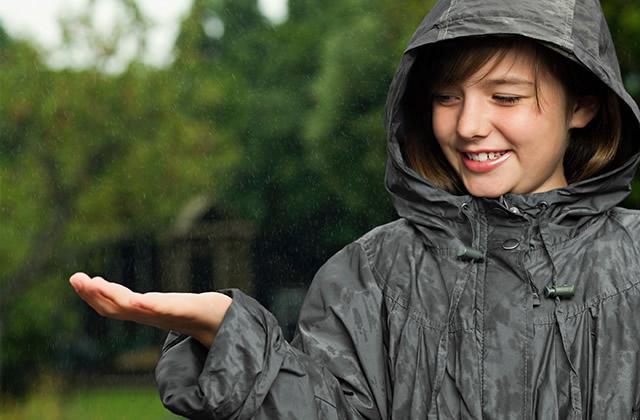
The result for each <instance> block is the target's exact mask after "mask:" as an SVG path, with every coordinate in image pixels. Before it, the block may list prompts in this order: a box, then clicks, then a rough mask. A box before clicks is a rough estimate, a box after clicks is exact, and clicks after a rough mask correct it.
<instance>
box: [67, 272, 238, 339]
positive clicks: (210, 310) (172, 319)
mask: <svg viewBox="0 0 640 420" xmlns="http://www.w3.org/2000/svg"><path fill="white" fill-rule="evenodd" d="M69 282H70V283H71V286H73V288H74V289H75V291H76V293H78V295H80V297H81V298H82V299H83V300H84V301H85V302H87V303H88V304H89V306H91V307H92V308H93V309H95V310H96V312H98V313H99V314H100V315H102V316H106V317H109V318H114V319H120V320H125V321H134V322H137V323H139V324H145V325H151V326H154V327H157V328H160V329H163V330H174V331H178V332H181V333H183V334H187V335H190V336H191V337H193V338H195V339H196V340H198V341H199V342H200V343H202V344H203V345H204V346H206V347H210V346H211V344H212V343H213V340H214V338H215V336H216V334H217V332H218V328H219V327H220V324H221V323H222V319H223V318H224V315H225V313H226V312H227V309H228V308H229V306H230V305H231V301H232V300H231V298H230V297H229V296H227V295H224V294H222V293H216V292H208V293H156V292H150V293H136V292H133V291H131V290H129V289H128V288H126V287H124V286H122V285H121V284H118V283H112V282H108V281H106V280H104V279H103V278H102V277H93V278H91V277H89V276H87V275H86V274H84V273H76V274H74V275H73V276H71V278H70V279H69Z"/></svg>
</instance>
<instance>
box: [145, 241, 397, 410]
mask: <svg viewBox="0 0 640 420" xmlns="http://www.w3.org/2000/svg"><path fill="white" fill-rule="evenodd" d="M224 293H226V294H228V295H229V296H231V297H232V298H233V303H232V304H231V306H230V307H229V309H228V311H227V313H226V314H225V318H224V320H223V323H222V325H221V326H220V330H219V332H218V334H217V336H216V338H215V341H214V343H213V345H212V346H211V348H210V349H207V348H205V347H204V346H202V345H201V344H200V343H198V342H197V341H196V340H194V339H193V338H191V337H188V336H184V335H178V334H176V333H173V332H172V333H170V334H169V336H168V338H167V340H166V342H165V345H164V347H163V349H162V354H161V357H160V360H159V362H158V365H157V367H156V381H157V383H158V387H159V391H160V396H161V399H162V402H163V404H164V405H165V406H166V407H167V408H168V409H169V410H171V411H173V412H174V413H176V414H180V415H182V416H186V417H189V418H195V419H250V418H258V419H275V418H277V419H310V420H311V419H318V420H320V419H322V420H324V419H383V418H386V417H387V395H388V394H389V392H390V390H389V389H388V379H387V375H386V372H387V369H386V366H387V362H386V356H385V351H384V344H383V336H382V334H383V332H382V331H383V327H382V320H381V319H382V316H381V309H382V298H381V291H380V288H379V287H378V285H377V283H376V281H375V277H374V275H373V272H372V270H371V268H370V266H369V263H368V260H367V258H366V253H365V251H364V249H363V248H362V246H361V245H360V243H358V242H356V243H353V244H351V245H349V246H347V247H346V248H344V249H343V250H342V251H340V252H339V253H337V254H336V255H335V256H333V257H332V258H331V259H330V260H329V261H328V262H327V263H326V264H325V265H324V266H323V267H322V268H321V269H320V270H319V271H318V273H317V274H316V276H315V278H314V280H313V282H312V285H311V287H310V289H309V292H308V294H307V297H306V298H305V302H304V304H303V307H302V310H301V313H300V320H299V324H298V330H297V334H296V338H295V339H294V341H293V343H292V344H290V343H288V342H287V341H285V340H284V339H283V337H282V332H281V330H280V327H279V326H278V323H277V321H276V319H275V317H274V316H273V315H272V314H271V313H270V312H268V311H267V310H266V309H265V308H263V307H262V306H261V305H260V304H259V303H258V302H256V301H255V300H253V299H252V298H250V297H248V296H246V295H244V294H243V293H242V292H240V291H237V290H226V291H224Z"/></svg>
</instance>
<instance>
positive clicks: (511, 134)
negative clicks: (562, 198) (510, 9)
mask: <svg viewBox="0 0 640 420" xmlns="http://www.w3.org/2000/svg"><path fill="white" fill-rule="evenodd" d="M534 83H535V73H534V62H533V57H532V54H531V53H528V52H526V51H517V52H516V51H512V52H509V53H507V54H506V55H505V57H504V58H503V59H502V60H501V61H500V62H499V63H497V64H496V59H492V60H490V61H489V62H488V63H487V64H486V65H485V66H484V67H483V68H481V69H480V70H478V71H477V72H476V73H475V74H474V75H472V76H471V77H470V78H469V79H468V80H465V81H464V82H462V83H460V84H459V85H455V86H439V87H436V88H435V89H434V92H433V95H434V96H433V114H432V118H433V132H434V135H435V137H436V139H437V141H438V143H439V144H440V147H441V148H442V151H443V152H444V155H445V156H446V158H447V160H448V161H449V163H450V164H451V166H452V167H453V168H454V170H455V171H456V173H457V174H458V175H459V176H460V178H461V180H462V181H463V183H464V185H465V187H466V189H467V191H468V192H469V193H470V194H471V195H474V196H477V197H498V196H501V195H503V194H505V193H509V192H510V193H517V194H524V193H532V192H543V191H549V190H551V189H554V188H560V187H563V186H566V185H567V181H566V179H565V175H564V169H563V157H564V153H565V150H566V148H567V144H568V131H569V129H570V128H572V127H578V126H583V125H585V124H586V122H584V121H583V119H582V118H581V116H580V115H578V113H577V112H574V111H572V110H569V109H567V108H568V106H567V105H568V103H567V95H566V93H565V89H564V88H563V86H562V85H561V84H560V82H559V81H558V80H556V78H555V77H553V76H551V75H548V74H546V72H545V71H541V72H540V73H539V76H538V81H537V83H538V96H537V97H536V87H535V84H534ZM538 101H539V105H538Z"/></svg>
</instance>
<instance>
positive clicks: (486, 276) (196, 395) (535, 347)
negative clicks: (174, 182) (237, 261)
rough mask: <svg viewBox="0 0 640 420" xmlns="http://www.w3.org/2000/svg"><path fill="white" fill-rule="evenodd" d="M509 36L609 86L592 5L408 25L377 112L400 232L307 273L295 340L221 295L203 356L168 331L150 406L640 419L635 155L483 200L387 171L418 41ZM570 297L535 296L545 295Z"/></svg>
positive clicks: (459, 6)
mask: <svg viewBox="0 0 640 420" xmlns="http://www.w3.org/2000/svg"><path fill="white" fill-rule="evenodd" d="M487 34H521V35H524V36H528V37H531V38H534V39H538V40H542V41H544V42H545V43H548V44H549V45H551V46H552V48H554V49H555V50H557V51H561V52H563V53H564V54H565V55H566V56H569V57H571V58H573V59H574V60H577V61H578V62H580V63H582V64H583V65H584V66H586V67H587V68H588V69H589V70H591V71H592V72H593V73H594V74H595V75H597V77H598V78H599V79H601V80H602V81H603V82H604V83H605V84H606V85H608V86H609V87H610V88H611V89H612V90H613V91H615V92H616V93H617V94H618V96H619V97H620V99H621V101H622V103H623V108H624V111H625V116H624V118H625V121H624V124H625V135H624V139H623V141H625V142H629V144H631V145H633V146H634V150H636V149H637V147H636V146H635V144H634V142H636V143H637V142H638V141H639V140H640V137H638V126H639V124H638V117H639V113H638V108H637V105H636V104H635V102H634V101H633V100H632V99H631V98H630V96H629V95H628V94H627V93H626V91H625V90H624V87H623V85H622V82H621V76H620V72H619V69H618V63H617V60H616V57H615V52H614V47H613V44H612V41H611V37H610V34H609V31H608V28H607V25H606V23H605V20H604V18H603V16H602V13H601V9H600V6H599V4H598V3H597V0H536V1H532V0H509V1H506V0H481V1H480V0H444V1H440V2H439V3H438V4H437V5H436V6H435V7H434V9H433V10H432V11H431V13H430V14H429V15H428V16H427V17H426V19H425V20H424V21H423V22H422V24H421V25H420V27H419V28H418V30H417V31H416V33H415V35H414V37H413V38H412V40H411V43H410V45H409V47H408V49H407V51H406V53H405V55H404V57H403V59H402V62H401V64H400V66H399V68H398V71H397V74H396V77H395V79H394V82H393V84H392V86H391V90H390V93H389V99H388V103H387V111H386V128H387V134H388V156H389V158H388V165H387V177H386V184H387V189H388V190H389V191H390V193H391V195H392V197H393V201H394V205H395V207H396V209H397V211H398V214H399V216H400V219H398V220H397V221H395V222H392V223H390V224H388V225H385V226H380V227H378V228H376V229H374V230H373V231H371V232H369V233H367V234H366V235H365V236H363V237H362V238H360V239H359V240H357V241H355V242H354V243H352V244H350V245H348V246H347V247H345V248H344V249H343V250H341V251H340V252H338V253H337V254H336V255H335V256H333V257H332V258H331V259H330V260H329V261H328V262H327V263H326V264H325V265H324V266H323V267H322V268H321V269H320V270H319V272H318V273H317V275H316V277H315V279H314V281H313V283H312V285H311V287H310V290H309V293H308V295H307V298H306V300H305V303H304V305H303V308H302V311H301V314H300V322H299V326H298V331H297V336H296V339H295V340H294V341H293V343H291V344H290V343H288V342H286V341H285V340H284V339H283V338H282V333H281V331H280V328H279V327H278V324H277V322H276V320H275V318H274V317H273V316H272V315H271V314H270V313H269V312H268V311H266V310H265V309H264V308H263V307H262V306H260V305H259V304H258V303H257V302H256V301H254V300H253V299H251V298H250V297H248V296H246V295H244V294H242V293H241V292H239V291H235V290H232V291H227V293H229V295H230V296H232V297H233V303H232V305H231V307H230V308H229V310H228V312H227V314H226V317H225V319H224V322H223V324H222V326H221V329H220V331H219V333H218V336H217V337H216V339H215V342H214V344H213V346H212V347H211V348H210V349H206V348H204V347H203V346H201V345H200V344H198V343H197V342H196V341H195V340H193V339H192V338H189V337H185V336H181V335H177V334H173V333H172V334H170V335H169V337H168V339H167V341H166V343H165V346H164V348H163V352H162V356H161V359H160V361H159V363H158V366H157V369H156V378H157V382H158V385H159V389H160V394H161V397H162V401H163V403H164V404H165V405H166V406H167V407H168V408H169V409H171V410H172V411H174V412H176V413H179V414H182V415H184V416H187V417H190V418H214V419H248V418H259V419H309V420H311V419H390V418H393V419H534V418H535V419H545V420H553V419H590V418H593V419H636V418H639V413H638V410H639V409H640V244H639V243H638V238H640V213H638V212H636V211H631V210H625V209H622V208H619V207H615V206H616V205H617V204H618V203H620V202H621V201H622V200H623V199H624V198H625V197H626V196H627V195H628V193H629V191H630V183H631V179H632V176H633V174H634V171H635V169H636V165H637V163H638V154H635V153H630V154H629V155H628V157H629V159H628V161H627V162H626V163H625V164H623V165H620V166H619V167H617V168H616V169H614V170H612V171H610V172H608V173H605V174H603V175H600V176H597V177H594V178H591V179H588V180H586V181H582V182H579V183H576V184H573V185H570V186H568V187H566V188H562V189H558V190H553V191H549V192H546V193H538V194H529V195H514V194H507V195H505V196H503V197H501V198H500V199H482V198H475V197H472V196H465V195H459V196H457V195H452V194H449V193H446V192H444V191H442V190H440V189H437V188H434V187H432V186H431V185H430V184H429V183H428V182H427V181H425V180H424V179H423V178H422V177H420V176H419V175H417V173H416V172H414V171H413V170H411V169H409V167H408V166H407V164H406V163H405V162H404V160H403V158H402V154H401V151H400V146H399V141H398V138H399V136H401V135H402V129H403V115H402V112H401V106H400V105H401V101H402V100H403V94H404V89H405V86H406V81H407V77H408V74H409V72H410V70H411V68H412V65H413V63H414V61H415V57H416V54H417V51H419V50H420V47H421V46H425V45H428V44H432V43H435V42H438V41H440V40H444V39H452V38H457V37H462V36H472V35H487ZM553 284H556V285H570V286H575V295H574V296H573V297H572V298H570V299H562V300H558V299H549V298H545V297H544V296H540V299H539V300H540V302H539V304H536V302H535V301H536V300H538V299H537V297H538V295H537V294H536V290H537V291H541V290H543V288H544V287H545V286H547V285H553Z"/></svg>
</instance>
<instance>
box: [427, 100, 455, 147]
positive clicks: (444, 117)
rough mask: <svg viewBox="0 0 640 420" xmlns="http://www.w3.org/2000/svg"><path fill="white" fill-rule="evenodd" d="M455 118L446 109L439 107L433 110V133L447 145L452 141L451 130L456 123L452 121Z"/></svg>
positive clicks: (441, 142) (442, 144)
mask: <svg viewBox="0 0 640 420" xmlns="http://www.w3.org/2000/svg"><path fill="white" fill-rule="evenodd" d="M452 121H453V119H452V117H451V116H450V115H448V113H447V112H446V110H442V109H438V108H437V107H436V108H435V109H434V110H433V113H432V115H431V127H432V129H433V135H434V137H435V138H436V140H437V141H438V143H439V144H440V146H445V145H446V144H447V143H449V142H451V140H450V139H451V132H452V130H453V129H454V128H455V123H452Z"/></svg>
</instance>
